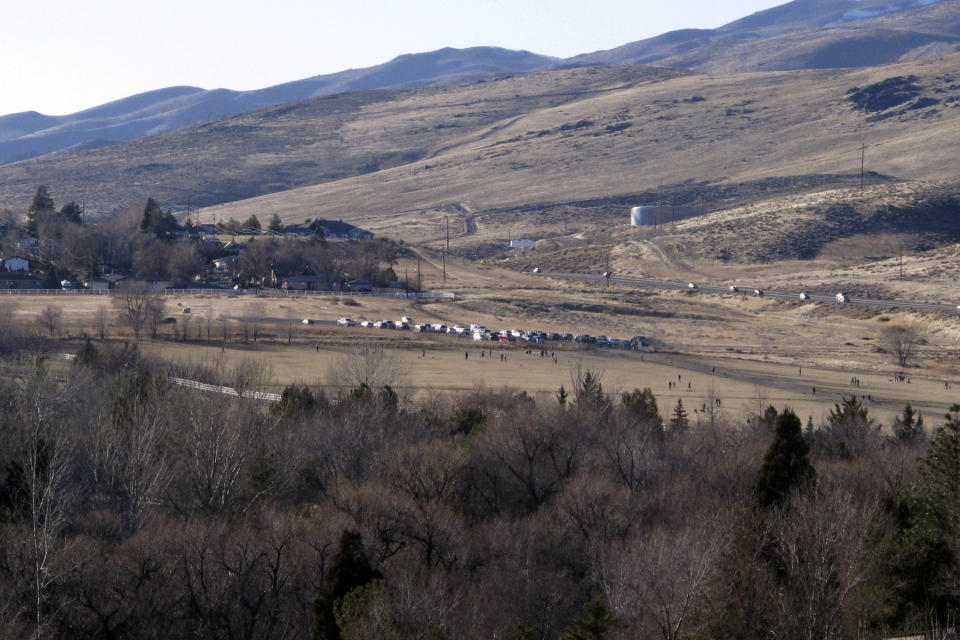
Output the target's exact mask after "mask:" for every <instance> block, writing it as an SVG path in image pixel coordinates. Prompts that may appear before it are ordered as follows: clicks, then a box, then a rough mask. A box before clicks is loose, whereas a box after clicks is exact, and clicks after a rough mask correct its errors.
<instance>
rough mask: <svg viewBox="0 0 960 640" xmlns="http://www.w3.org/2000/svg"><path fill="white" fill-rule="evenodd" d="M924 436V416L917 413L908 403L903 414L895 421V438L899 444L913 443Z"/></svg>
mask: <svg viewBox="0 0 960 640" xmlns="http://www.w3.org/2000/svg"><path fill="white" fill-rule="evenodd" d="M922 435H923V414H922V413H917V412H916V411H914V410H913V407H912V406H911V405H910V403H909V402H908V403H907V405H906V406H905V407H904V408H903V414H901V415H899V416H897V417H896V418H894V419H893V437H894V438H895V439H896V440H897V442H913V441H914V440H916V439H917V438H918V437H920V436H922Z"/></svg>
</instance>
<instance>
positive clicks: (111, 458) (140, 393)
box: [91, 378, 170, 533]
mask: <svg viewBox="0 0 960 640" xmlns="http://www.w3.org/2000/svg"><path fill="white" fill-rule="evenodd" d="M125 383H126V384H127V385H129V388H126V389H120V390H119V393H118V397H117V399H116V400H115V401H114V405H113V407H112V411H111V415H110V416H109V418H108V419H106V420H102V421H101V424H100V425H99V426H98V428H97V429H96V431H95V433H94V434H93V438H92V440H93V447H92V448H93V455H92V456H91V457H92V459H93V461H94V471H95V473H96V475H97V477H98V479H99V481H100V483H101V484H103V485H104V486H105V487H106V488H107V490H108V491H109V492H110V493H111V494H113V495H115V496H116V498H117V501H118V504H119V511H120V513H121V516H122V519H123V522H124V527H125V529H126V530H127V531H128V532H129V533H134V532H136V531H138V530H139V529H140V528H141V527H142V526H143V525H144V521H145V514H146V510H147V507H148V506H149V505H151V504H158V503H159V501H160V498H161V496H162V495H163V492H164V490H165V487H166V485H167V483H168V482H169V479H170V476H169V472H170V469H169V464H168V461H167V454H166V443H165V439H166V435H165V434H166V431H165V423H164V420H162V419H161V417H160V415H159V412H160V407H158V406H157V400H156V399H155V398H156V396H157V393H158V390H157V388H156V387H155V386H154V385H155V384H156V383H155V382H154V381H153V380H147V381H144V379H142V378H134V379H130V380H127V381H125ZM138 385H146V386H147V388H138Z"/></svg>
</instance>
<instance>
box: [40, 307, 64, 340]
mask: <svg viewBox="0 0 960 640" xmlns="http://www.w3.org/2000/svg"><path fill="white" fill-rule="evenodd" d="M62 325H63V309H61V308H60V307H54V306H52V305H49V304H48V305H47V306H45V307H44V308H43V309H42V310H41V311H40V326H41V327H43V328H44V329H46V331H47V333H49V334H50V337H51V338H52V337H54V336H55V335H57V334H59V333H60V331H61V329H62Z"/></svg>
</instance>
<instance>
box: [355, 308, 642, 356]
mask: <svg viewBox="0 0 960 640" xmlns="http://www.w3.org/2000/svg"><path fill="white" fill-rule="evenodd" d="M337 324H338V325H340V326H341V327H355V326H358V325H359V326H361V327H365V328H374V329H400V330H404V329H406V330H411V331H415V332H417V333H446V334H451V335H457V336H464V337H469V338H472V339H473V340H475V341H477V342H481V341H485V340H492V341H496V342H532V343H534V344H546V343H548V342H577V343H580V344H594V345H597V346H600V347H614V348H622V349H636V348H639V347H646V346H649V345H650V342H649V340H647V338H646V337H644V336H634V337H633V338H630V339H629V340H622V339H620V338H608V337H606V336H591V335H589V334H580V335H577V336H574V335H573V334H572V333H559V332H556V331H539V330H534V331H525V330H523V329H501V330H499V331H491V330H489V329H487V328H486V327H485V326H483V325H481V324H471V325H470V326H469V327H463V326H461V325H459V324H455V325H452V326H447V325H445V324H443V323H439V322H438V323H432V324H428V323H425V322H421V323H419V324H414V322H413V319H412V318H409V317H407V316H404V317H402V318H400V319H399V320H397V321H393V320H376V321H370V320H364V321H362V322H359V323H358V322H356V321H355V320H353V319H352V318H340V319H339V320H337Z"/></svg>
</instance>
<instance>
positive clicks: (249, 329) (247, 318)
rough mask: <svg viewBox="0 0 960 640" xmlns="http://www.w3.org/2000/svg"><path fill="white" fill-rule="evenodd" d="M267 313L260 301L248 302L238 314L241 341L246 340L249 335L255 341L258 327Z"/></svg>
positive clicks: (265, 307)
mask: <svg viewBox="0 0 960 640" xmlns="http://www.w3.org/2000/svg"><path fill="white" fill-rule="evenodd" d="M266 315H267V306H266V305H265V304H264V303H262V302H250V303H248V304H247V305H246V306H245V307H244V309H243V313H242V314H241V316H240V322H241V324H242V325H243V341H244V342H247V340H248V339H249V338H250V337H253V341H254V342H256V341H257V339H258V338H259V337H260V328H261V326H262V325H263V319H264V318H265V317H266Z"/></svg>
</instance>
